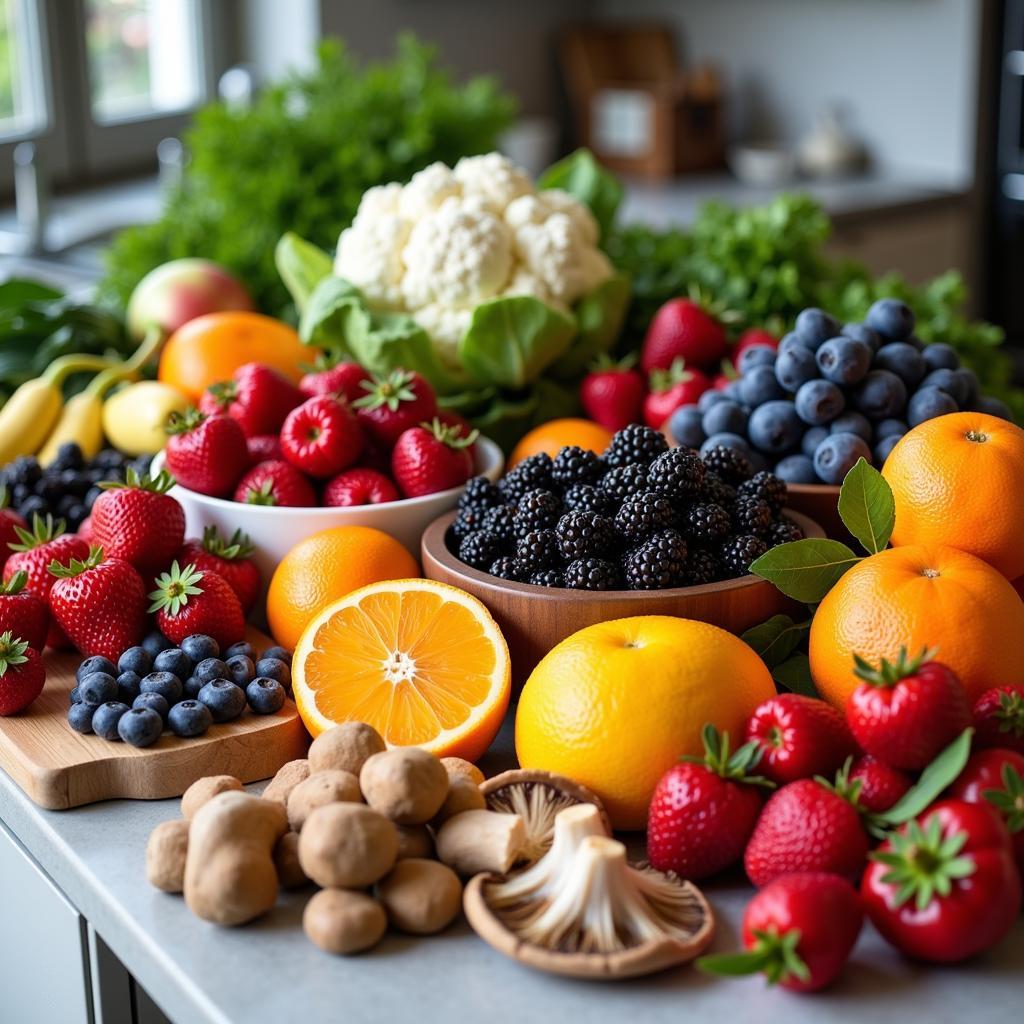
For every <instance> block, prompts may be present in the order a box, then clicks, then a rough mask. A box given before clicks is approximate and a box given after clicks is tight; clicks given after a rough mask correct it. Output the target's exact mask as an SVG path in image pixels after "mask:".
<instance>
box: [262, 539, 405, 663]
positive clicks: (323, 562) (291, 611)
mask: <svg viewBox="0 0 1024 1024" xmlns="http://www.w3.org/2000/svg"><path fill="white" fill-rule="evenodd" d="M419 574H420V568H419V566H418V565H417V564H416V560H415V559H414V558H413V557H412V555H410V554H409V552H408V551H406V549H405V548H404V547H402V545H401V544H399V543H398V541H397V540H395V538H394V537H391V536H389V535H388V534H386V533H384V532H383V531H381V530H374V529H372V528H371V527H368V526H335V527H333V528H332V529H330V530H321V531H320V533H314V534H313V535H312V536H311V537H307V538H306V539H305V540H302V541H299V543H298V544H296V545H295V547H293V548H292V549H291V551H289V552H288V554H287V555H285V556H284V558H283V559H281V564H280V565H278V567H277V569H276V570H275V571H274V575H273V577H272V579H271V580H270V588H269V590H268V591H267V623H268V624H269V626H270V632H271V633H273V635H274V639H275V640H276V641H277V642H278V643H279V644H281V645H282V646H283V647H286V648H288V650H290V651H293V650H295V646H296V645H297V644H298V642H299V637H300V636H302V631H303V630H304V629H305V628H306V626H307V625H308V624H309V622H310V621H311V620H312V619H313V618H314V617H315V616H316V615H317V613H318V612H320V611H321V610H322V609H323V608H325V607H326V606H327V605H329V604H330V603H331V602H332V601H337V600H338V599H339V598H342V597H345V596H347V595H348V594H350V593H352V591H353V590H358V589H359V587H365V586H367V585H368V584H370V583H379V582H381V581H382V580H401V579H409V578H410V577H413V576H419Z"/></svg>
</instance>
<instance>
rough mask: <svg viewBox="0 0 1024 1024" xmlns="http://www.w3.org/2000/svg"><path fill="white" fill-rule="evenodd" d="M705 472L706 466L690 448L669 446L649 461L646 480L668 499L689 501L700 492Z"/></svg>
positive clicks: (653, 488)
mask: <svg viewBox="0 0 1024 1024" xmlns="http://www.w3.org/2000/svg"><path fill="white" fill-rule="evenodd" d="M706 474H707V467H706V466H705V465H704V463H703V462H701V460H700V456H699V455H698V454H697V453H696V452H695V451H693V450H692V449H691V448H670V449H669V450H668V451H667V452H665V453H664V455H659V456H658V457H657V458H656V459H655V460H654V461H653V462H652V463H651V465H650V468H649V469H648V470H647V482H648V484H649V486H650V487H651V489H652V490H655V491H657V492H658V493H659V494H663V495H664V496H665V497H666V498H668V499H669V500H670V501H676V502H681V501H689V500H690V499H691V498H695V497H697V495H698V494H700V492H701V488H702V487H703V485H704V477H705V475H706Z"/></svg>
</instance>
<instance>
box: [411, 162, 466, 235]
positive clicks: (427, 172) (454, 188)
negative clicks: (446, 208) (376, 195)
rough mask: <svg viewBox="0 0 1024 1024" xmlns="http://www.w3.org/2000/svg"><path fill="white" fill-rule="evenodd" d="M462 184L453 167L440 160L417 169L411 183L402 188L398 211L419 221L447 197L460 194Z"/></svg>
mask: <svg viewBox="0 0 1024 1024" xmlns="http://www.w3.org/2000/svg"><path fill="white" fill-rule="evenodd" d="M461 191H462V186H461V185H460V184H459V182H458V181H457V180H456V178H455V175H454V174H452V172H451V168H450V167H448V166H447V164H443V163H441V162H440V161H437V162H436V163H432V164H430V166H429V167H424V168H423V170H422V171H417V172H416V173H415V174H414V175H413V176H412V179H411V180H410V181H409V184H408V185H406V186H405V188H403V189H402V194H401V197H400V199H399V201H398V211H399V213H401V215H402V216H403V217H408V218H409V220H412V221H417V220H420V219H421V218H422V217H425V216H426V215H427V214H428V213H433V211H434V210H436V209H437V208H438V207H439V206H440V205H441V204H442V203H443V202H444V201H445V200H446V199H448V198H449V197H451V196H458V195H459V194H460V193H461Z"/></svg>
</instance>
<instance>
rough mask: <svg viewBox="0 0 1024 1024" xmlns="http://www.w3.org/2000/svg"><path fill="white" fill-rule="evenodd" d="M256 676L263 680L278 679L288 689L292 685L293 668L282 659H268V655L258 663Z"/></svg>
mask: <svg viewBox="0 0 1024 1024" xmlns="http://www.w3.org/2000/svg"><path fill="white" fill-rule="evenodd" d="M256 676H257V678H263V679H276V680H277V681H278V682H279V683H280V684H281V685H282V686H283V687H285V688H286V689H287V688H288V687H289V686H291V685H292V670H291V667H290V666H289V665H288V664H287V663H286V662H284V661H281V659H280V658H268V657H267V656H266V654H264V655H263V657H262V658H260V660H259V661H257V662H256Z"/></svg>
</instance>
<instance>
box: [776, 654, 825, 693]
mask: <svg viewBox="0 0 1024 1024" xmlns="http://www.w3.org/2000/svg"><path fill="white" fill-rule="evenodd" d="M772 678H773V679H774V680H775V682H777V683H778V684H779V685H780V686H784V687H785V688H786V689H787V690H789V691H790V692H791V693H799V694H801V695H802V696H804V697H818V696H820V695H819V693H818V690H817V687H815V685H814V680H813V679H812V678H811V662H810V659H809V658H808V657H807V655H806V654H794V655H793V657H791V658H787V659H786V660H785V661H784V662H782V663H781V664H779V665H776V666H775V667H774V668H773V669H772Z"/></svg>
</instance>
